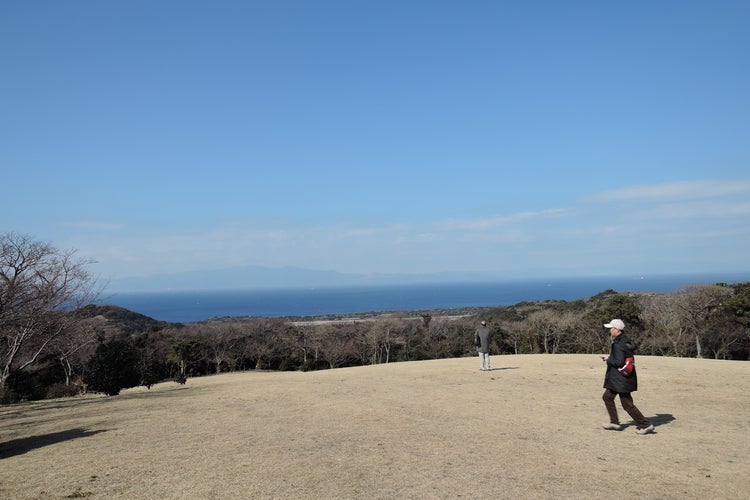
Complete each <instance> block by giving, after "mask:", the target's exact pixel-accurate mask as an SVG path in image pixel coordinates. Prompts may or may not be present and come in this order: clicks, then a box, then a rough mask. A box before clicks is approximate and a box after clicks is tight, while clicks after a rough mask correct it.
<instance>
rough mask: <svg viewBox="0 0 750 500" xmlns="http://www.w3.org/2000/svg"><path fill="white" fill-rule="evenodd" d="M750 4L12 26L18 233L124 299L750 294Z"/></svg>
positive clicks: (105, 6)
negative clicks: (309, 278) (207, 284)
mask: <svg viewBox="0 0 750 500" xmlns="http://www.w3.org/2000/svg"><path fill="white" fill-rule="evenodd" d="M748 19H750V3H748V2H744V1H722V0H718V1H713V2H705V1H689V0H688V1H659V2H652V1H634V2H601V1H568V2H559V1H529V2H504V1H472V2H452V1H451V2H448V1H439V0H438V1H398V2H397V1H379V2H363V1H325V0H322V1H316V2H306V1H284V0H282V1H274V2H254V1H215V2H207V1H203V2H197V1H189V0H188V1H184V0H180V1H177V0H170V1H152V0H148V1H145V0H140V1H139V0H135V1H133V0H129V1H127V2H115V1H105V2H102V1H99V0H96V1H93V0H91V1H75V0H74V1H69V2H59V1H37V2H10V1H2V2H0V62H1V63H2V66H1V67H2V78H0V166H1V167H2V186H3V195H2V196H3V203H2V210H0V231H2V232H9V231H15V232H20V233H24V234H28V235H31V236H33V237H34V238H36V239H39V240H43V241H50V242H52V243H53V244H55V245H56V246H58V247H60V248H65V249H69V248H75V249H77V250H78V255H79V256H80V257H85V258H91V259H94V260H96V261H97V263H96V264H94V265H92V267H91V270H92V271H93V272H94V273H96V274H97V275H100V276H102V277H104V278H107V279H115V280H116V279H118V278H124V277H131V276H151V275H155V274H162V273H177V272H183V271H195V270H211V269H225V268H232V267H239V266H265V267H283V266H295V267H302V268H310V269H320V270H335V271H339V272H345V273H409V274H411V273H414V274H416V273H430V272H447V271H452V272H487V273H492V274H498V275H501V276H506V277H508V278H523V277H557V276H589V275H602V274H618V275H621V274H653V273H664V272H668V273H672V272H675V273H680V272H693V271H702V272H713V271H722V272H726V271H729V272H734V271H743V272H744V271H748V270H750V265H748V258H747V256H748V252H747V248H748V246H750V245H749V244H750V168H748V167H750V90H748V89H750V64H748V54H750V31H749V30H748V29H747V23H748Z"/></svg>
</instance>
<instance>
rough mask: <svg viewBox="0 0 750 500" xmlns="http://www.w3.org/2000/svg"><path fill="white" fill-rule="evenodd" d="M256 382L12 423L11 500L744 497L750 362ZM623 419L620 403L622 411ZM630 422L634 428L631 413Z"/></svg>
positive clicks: (124, 397)
mask: <svg viewBox="0 0 750 500" xmlns="http://www.w3.org/2000/svg"><path fill="white" fill-rule="evenodd" d="M492 361H493V365H494V370H493V371H491V372H481V371H479V369H478V360H476V359H474V358H462V359H451V360H439V361H427V362H414V363H392V364H389V365H380V366H370V367H358V368H346V369H338V370H329V371H320V372H312V373H299V372H293V373H291V372H287V373H268V372H246V373H233V374H226V375H219V376H213V377H205V378H200V379H190V380H188V383H187V384H186V385H184V386H180V385H177V384H174V383H165V384H159V385H157V386H154V387H153V388H152V389H151V390H150V391H148V390H146V389H145V388H137V389H132V390H127V391H124V392H123V393H122V394H121V395H120V396H117V397H109V398H108V397H104V396H94V395H92V396H87V397H83V398H72V399H64V400H52V401H43V402H35V403H25V404H19V405H12V406H6V407H0V422H1V423H2V425H1V426H0V467H1V468H0V497H1V498H13V499H22V498H128V499H138V498H154V499H156V498H459V497H467V498H622V499H625V498H627V499H631V498H747V497H748V495H749V494H750V474H748V471H750V458H749V457H748V450H750V446H749V445H750V437H749V436H750V433H748V410H749V409H750V397H749V396H748V391H747V390H746V385H747V382H748V380H750V363H746V362H731V361H712V360H696V359H675V358H651V357H645V356H641V357H639V358H638V370H639V378H640V383H641V391H639V392H637V393H636V394H635V402H636V404H637V405H638V406H639V407H640V408H641V410H642V411H643V412H644V414H646V415H647V416H648V417H650V418H652V419H653V420H654V421H655V423H656V424H657V428H656V431H657V432H656V433H655V434H653V435H648V436H638V435H636V434H635V432H634V429H635V427H634V426H630V427H628V428H626V429H625V430H623V431H621V432H613V431H604V430H602V429H601V428H600V427H599V424H600V423H601V422H603V421H605V420H606V417H605V415H606V414H605V411H604V406H603V403H602V401H601V399H600V396H601V392H602V389H601V382H602V379H603V373H604V365H603V364H602V362H601V361H600V360H599V358H598V357H596V356H589V355H557V356H555V355H529V356H502V357H499V356H494V357H493V358H492ZM618 404H619V403H618ZM621 418H622V419H623V422H628V420H627V415H625V414H624V413H623V414H622V416H621Z"/></svg>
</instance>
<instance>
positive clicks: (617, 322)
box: [604, 319, 625, 330]
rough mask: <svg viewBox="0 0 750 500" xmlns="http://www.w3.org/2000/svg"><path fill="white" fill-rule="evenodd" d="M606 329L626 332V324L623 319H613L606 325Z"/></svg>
mask: <svg viewBox="0 0 750 500" xmlns="http://www.w3.org/2000/svg"><path fill="white" fill-rule="evenodd" d="M604 328H617V329H618V330H624V329H625V322H624V321H623V320H621V319H613V320H612V321H610V322H609V323H607V324H606V325H604Z"/></svg>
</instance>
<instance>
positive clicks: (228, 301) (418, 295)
mask: <svg viewBox="0 0 750 500" xmlns="http://www.w3.org/2000/svg"><path fill="white" fill-rule="evenodd" d="M744 281H750V273H725V274H717V273H714V274H682V275H668V276H666V275H665V276H651V277H645V276H638V277H611V276H610V277H596V278H558V279H549V280H539V279H537V280H516V281H504V282H492V283H489V282H488V283H444V284H434V283H431V284H412V285H388V286H356V287H354V286H352V287H318V288H285V289H265V290H258V289H254V290H252V289H251V290H225V291H171V292H140V293H110V294H108V295H104V296H103V297H102V298H101V299H100V300H99V301H98V303H99V304H110V305H116V306H120V307H124V308H126V309H129V310H131V311H134V312H137V313H140V314H144V315H146V316H149V317H151V318H154V319H157V320H161V321H169V322H181V323H189V322H193V321H201V320H206V319H210V318H219V317H240V316H257V317H285V316H320V315H326V314H356V313H364V312H382V311H419V310H429V309H457V308H463V307H487V306H490V307H491V306H507V305H512V304H517V303H519V302H523V301H539V300H565V301H571V300H577V299H586V298H589V297H592V296H594V295H596V294H598V293H600V292H603V291H605V290H609V289H613V290H616V291H619V292H646V291H650V292H657V293H669V292H674V291H677V290H679V289H681V288H683V287H685V286H686V285H690V284H713V283H720V282H722V283H737V282H744Z"/></svg>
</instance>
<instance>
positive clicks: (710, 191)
mask: <svg viewBox="0 0 750 500" xmlns="http://www.w3.org/2000/svg"><path fill="white" fill-rule="evenodd" d="M738 195H743V196H750V180H748V179H738V180H699V181H679V182H669V183H664V184H654V185H643V186H632V187H626V188H622V189H612V190H607V191H602V192H600V193H596V194H594V195H593V196H592V197H591V199H592V200H594V201H672V200H685V199H710V198H717V197H723V196H738Z"/></svg>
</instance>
